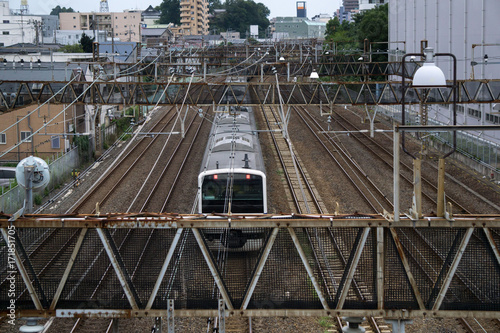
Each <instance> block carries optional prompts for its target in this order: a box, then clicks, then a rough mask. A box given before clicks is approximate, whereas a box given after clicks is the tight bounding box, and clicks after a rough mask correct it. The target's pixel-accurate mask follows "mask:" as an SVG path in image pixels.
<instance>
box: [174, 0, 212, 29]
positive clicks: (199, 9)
mask: <svg viewBox="0 0 500 333" xmlns="http://www.w3.org/2000/svg"><path fill="white" fill-rule="evenodd" d="M180 6H181V26H180V29H179V34H180V35H188V36H189V35H208V1H207V0H181V1H180Z"/></svg>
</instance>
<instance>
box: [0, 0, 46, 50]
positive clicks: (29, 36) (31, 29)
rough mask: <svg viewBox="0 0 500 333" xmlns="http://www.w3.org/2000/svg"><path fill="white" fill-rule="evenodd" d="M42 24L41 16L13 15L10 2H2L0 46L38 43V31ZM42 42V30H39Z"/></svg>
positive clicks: (0, 7) (0, 11)
mask: <svg viewBox="0 0 500 333" xmlns="http://www.w3.org/2000/svg"><path fill="white" fill-rule="evenodd" d="M41 22H42V17H41V16H36V15H13V13H12V12H11V10H10V8H9V1H0V30H1V34H0V46H10V45H14V44H18V43H20V44H21V43H34V44H35V43H36V38H37V34H36V30H37V27H39V26H40V24H41ZM39 40H40V41H41V30H39Z"/></svg>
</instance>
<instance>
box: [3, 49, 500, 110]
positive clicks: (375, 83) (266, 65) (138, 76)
mask: <svg viewBox="0 0 500 333" xmlns="http://www.w3.org/2000/svg"><path fill="white" fill-rule="evenodd" d="M247 53H248V52H247ZM235 54H236V53H235ZM226 57H227V55H226ZM170 58H171V59H170V60H171V61H177V62H173V63H172V62H170V63H139V64H135V65H131V64H128V63H126V64H124V63H105V62H97V61H96V62H91V63H87V64H86V66H83V64H81V63H72V64H71V65H72V67H68V69H66V70H65V72H67V74H68V75H67V81H51V80H47V81H29V80H28V81H6V80H3V81H0V111H2V112H8V111H11V110H13V109H15V108H18V107H21V106H26V105H30V104H40V103H44V102H46V101H48V100H50V102H51V103H63V104H69V103H75V104H96V105H113V104H115V105H148V106H154V105H174V104H178V105H180V104H187V105H197V106H208V105H214V104H219V103H221V101H223V103H224V104H230V105H240V106H241V105H250V104H248V103H249V102H248V101H249V100H250V99H248V98H247V99H246V100H245V97H248V96H249V95H252V96H257V97H258V100H257V101H255V100H254V103H256V104H259V105H263V104H264V105H276V104H280V103H282V104H288V105H303V106H307V105H325V106H328V105H330V106H333V105H337V104H340V105H345V104H352V105H365V104H366V105H398V104H399V105H400V104H401V103H402V91H403V90H404V91H406V94H405V103H411V104H417V103H423V104H450V103H452V102H453V101H454V99H455V102H456V103H498V102H500V80H461V81H460V80H459V81H457V91H458V93H457V96H453V93H452V90H453V87H452V82H451V81H449V82H448V86H446V87H441V88H430V89H415V88H413V87H412V86H411V85H407V84H405V87H404V88H405V89H403V87H402V84H401V83H402V82H401V81H392V80H389V79H390V78H396V77H398V76H399V77H401V74H402V73H404V74H405V77H408V78H411V77H413V74H414V73H415V71H416V70H417V69H418V68H419V66H420V64H419V63H418V62H409V63H407V64H405V69H404V71H403V69H402V65H401V63H400V62H382V63H377V62H370V63H365V62H359V61H356V60H355V59H354V58H355V57H354V56H336V57H328V58H325V57H324V56H323V57H320V58H318V57H317V56H316V57H315V59H311V61H310V62H309V61H301V59H303V58H304V57H301V56H298V55H296V56H295V58H293V57H292V58H289V61H287V62H274V57H271V58H270V59H269V60H270V61H271V62H268V61H266V62H263V61H262V59H261V58H259V59H260V60H261V62H255V61H254V60H252V59H249V57H248V56H247V58H245V55H239V56H238V57H235V59H236V60H232V62H227V63H224V62H222V60H220V59H222V58H218V57H215V56H213V55H212V58H210V54H205V55H203V56H201V55H191V56H189V55H182V57H181V56H180V55H179V56H176V57H174V59H173V60H172V57H170ZM200 59H201V60H200ZM214 59H215V60H217V59H219V62H217V63H211V62H209V61H215V60H214ZM223 59H225V61H230V60H231V58H229V60H228V59H226V58H223ZM306 60H307V59H306ZM313 60H314V62H313ZM77 65H78V66H79V65H82V66H83V67H85V68H87V70H88V71H90V72H92V73H93V77H94V78H96V79H95V81H94V82H89V81H85V80H84V79H83V73H82V71H81V70H80V71H78V70H76V69H75V68H76V66H77ZM68 66H69V65H68ZM188 68H189V69H191V70H194V74H193V75H189V74H186V70H187V69H188ZM32 70H37V69H36V68H35V69H32ZM313 70H317V71H318V73H319V75H320V76H321V78H322V80H321V81H318V80H311V79H310V78H309V74H310V73H311V71H313ZM48 76H49V75H48ZM232 76H245V77H247V78H248V80H249V82H246V83H241V82H238V83H236V82H230V80H226V78H228V77H232ZM325 80H327V81H325ZM353 80H354V81H356V82H353ZM228 81H229V82H228ZM236 87H238V89H235V88H236ZM242 91H243V92H242ZM279 97H281V98H279ZM455 97H456V98H455ZM223 98H224V99H223Z"/></svg>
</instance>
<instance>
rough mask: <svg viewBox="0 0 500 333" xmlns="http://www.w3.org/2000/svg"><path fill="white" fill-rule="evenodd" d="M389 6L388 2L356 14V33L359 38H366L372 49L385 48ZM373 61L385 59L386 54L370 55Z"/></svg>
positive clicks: (387, 34) (387, 33)
mask: <svg viewBox="0 0 500 333" xmlns="http://www.w3.org/2000/svg"><path fill="white" fill-rule="evenodd" d="M388 10H389V6H388V4H385V5H382V6H377V7H375V8H373V9H371V10H367V11H365V12H363V13H361V14H359V15H356V17H355V22H356V26H357V35H358V38H359V39H360V40H364V39H368V41H369V42H370V43H372V45H373V48H372V49H373V50H377V49H378V50H381V51H386V50H387V46H388V45H387V41H388V40H389V15H388ZM372 59H373V60H374V61H387V56H385V55H378V56H377V57H376V58H374V57H372Z"/></svg>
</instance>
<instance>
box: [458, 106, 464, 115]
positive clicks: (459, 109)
mask: <svg viewBox="0 0 500 333" xmlns="http://www.w3.org/2000/svg"><path fill="white" fill-rule="evenodd" d="M464 112H465V109H464V106H463V105H457V113H462V114H463V113H464Z"/></svg>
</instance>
